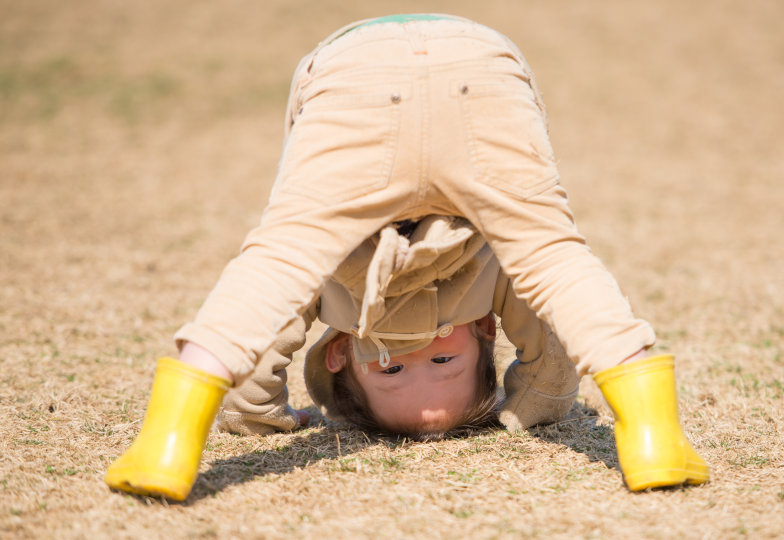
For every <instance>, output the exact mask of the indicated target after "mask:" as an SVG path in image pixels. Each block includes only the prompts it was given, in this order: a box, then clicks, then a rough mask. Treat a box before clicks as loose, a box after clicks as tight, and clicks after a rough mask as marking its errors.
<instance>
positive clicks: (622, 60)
mask: <svg viewBox="0 0 784 540" xmlns="http://www.w3.org/2000/svg"><path fill="white" fill-rule="evenodd" d="M529 4H530V5H528V6H522V5H521V3H517V2H515V3H513V2H501V1H497V0H486V1H484V2H463V1H453V2H446V1H432V2H424V3H423V2H413V1H404V2H396V3H392V2H386V1H375V2H350V1H343V2H337V1H335V0H329V1H325V2H320V3H315V2H305V1H302V0H292V1H284V0H275V1H273V0H269V1H265V2H252V3H251V2H243V1H240V0H229V1H225V2H220V3H217V2H185V1H184V0H171V1H169V2H165V3H161V2H132V3H122V2H115V1H110V0H105V1H96V0H93V1H87V0H85V1H83V2H80V3H77V4H75V3H63V2H54V1H44V0H34V1H25V2H14V1H12V0H0V366H1V367H2V370H1V371H0V378H1V380H2V383H0V415H2V416H1V417H2V418H3V420H4V422H3V425H2V427H0V536H3V537H14V538H26V537H30V538H33V537H36V538H38V537H58V538H85V537H137V536H145V537H153V538H155V537H166V538H180V537H220V538H223V537H250V538H273V539H274V538H333V537H335V538H349V537H358V538H387V537H395V538H403V537H405V538H432V537H436V538H453V537H465V538H518V537H535V536H539V537H546V538H574V537H582V538H629V537H648V538H737V537H743V536H748V537H750V538H773V537H776V536H780V535H781V534H782V531H784V449H783V448H782V446H783V443H782V431H784V418H783V417H782V401H783V400H782V396H783V395H784V388H783V385H784V358H782V338H784V313H782V311H784V260H783V258H784V248H783V247H782V241H781V230H782V225H783V222H784V219H782V214H781V208H782V205H784V183H783V182H782V181H781V180H782V177H783V176H784V153H782V150H781V149H782V143H783V142H784V138H783V135H784V133H783V132H782V129H783V128H782V126H784V108H782V106H781V96H782V95H784V53H783V52H782V51H784V34H782V33H781V31H780V28H779V27H780V22H781V20H782V18H783V17H784V7H783V6H784V4H781V3H780V2H778V1H777V0H755V1H751V2H732V1H730V0H721V1H718V2H715V1H708V0H699V1H694V2H681V1H678V0H666V1H660V2H649V3H642V2H634V3H631V2H623V1H621V0H609V1H607V2H602V3H585V2H566V1H565V0H562V1H554V2H537V3H529ZM423 10H430V11H451V12H455V13H458V14H461V15H465V16H469V17H471V18H474V19H477V20H479V21H481V22H484V23H486V24H488V25H490V26H493V27H496V28H498V29H499V30H501V31H503V32H505V33H507V34H508V35H510V36H511V37H512V38H513V39H514V40H515V41H516V42H517V43H518V44H519V45H520V46H521V48H522V49H523V50H524V51H525V52H526V53H527V56H528V57H529V60H530V62H531V64H532V65H533V67H534V70H535V71H536V72H537V74H538V77H539V81H540V86H541V87H542V90H543V91H544V94H545V99H546V101H547V102H548V105H549V109H550V115H551V129H552V133H553V140H554V144H555V147H556V150H557V152H558V154H559V155H560V159H561V169H562V174H563V179H564V180H563V181H564V184H565V185H566V186H567V188H568V189H569V190H570V194H571V197H572V202H573V208H574V210H575V212H576V214H577V216H578V220H579V222H580V225H581V227H582V230H583V232H584V233H585V234H586V235H587V236H588V237H589V240H590V241H591V242H592V244H593V246H594V249H595V250H596V251H597V253H598V254H599V255H600V256H601V257H602V258H603V259H604V260H605V262H606V263H607V264H608V266H609V267H610V268H611V270H612V271H613V272H614V273H615V275H616V276H617V277H618V279H619V281H620V282H621V284H622V286H623V288H624V290H625V291H626V293H627V294H628V295H629V296H630V298H631V301H632V303H633V304H634V306H635V309H636V311H637V312H638V313H639V314H640V315H641V316H643V317H646V318H648V319H649V320H650V321H651V322H652V323H653V324H654V326H655V327H656V328H657V330H658V333H659V340H660V341H659V346H660V350H666V351H673V352H675V353H676V354H677V355H678V359H679V364H678V380H679V387H680V394H681V412H682V417H683V421H684V424H685V426H686V428H687V431H688V432H689V434H690V436H691V438H692V440H693V441H694V443H695V445H696V446H697V448H698V449H699V451H700V452H701V453H702V454H703V455H704V456H705V458H706V459H707V460H708V461H709V462H710V463H711V465H712V466H713V481H712V482H711V483H710V484H708V485H706V486H704V487H698V488H692V489H675V490H667V491H658V492H654V493H642V494H632V493H629V492H628V491H626V490H625V489H624V488H623V487H622V481H621V477H620V473H619V471H618V470H617V468H616V462H615V453H614V445H613V442H612V437H611V427H610V422H609V419H608V418H607V416H606V415H604V414H602V413H601V409H600V412H599V413H597V412H596V410H595V409H593V408H591V406H590V405H595V403H593V402H592V401H591V399H587V402H588V404H586V403H585V402H586V399H584V400H582V404H581V405H580V406H578V407H576V408H575V409H574V410H573V411H572V415H571V417H570V419H569V420H567V421H565V422H563V423H561V424H559V425H556V426H549V427H542V428H537V429H533V430H531V431H530V432H528V433H523V434H510V433H505V432H499V431H491V432H486V433H480V434H477V435H476V436H474V437H471V438H467V439H460V440H449V441H443V442H439V443H427V444H420V443H409V442H404V441H383V440H382V441H376V440H368V439H367V438H365V437H364V436H363V435H362V434H361V433H356V432H351V431H345V430H338V429H336V428H335V427H334V426H331V425H328V424H324V423H319V422H316V423H315V425H314V426H313V427H311V428H309V429H306V430H304V431H300V432H297V433H293V434H280V435H275V436H270V437H266V438H242V437H235V436H231V435H226V434H214V435H212V436H211V437H210V440H209V443H208V450H207V452H206V454H205V460H204V464H203V474H202V475H201V476H200V478H199V480H198V482H197V484H196V487H195V489H194V492H193V494H192V495H191V496H190V497H189V499H188V500H187V501H186V502H185V503H184V504H177V505H168V504H165V503H162V502H159V501H155V500H149V499H142V498H134V497H130V496H124V495H120V494H116V493H111V492H110V491H109V490H108V489H107V488H106V487H105V485H104V484H103V481H102V475H103V472H104V471H105V468H106V466H107V464H108V463H109V461H110V460H111V459H113V458H114V457H116V456H118V455H119V454H120V452H121V451H122V450H123V449H124V448H126V447H127V445H128V444H129V443H130V441H131V440H132V439H133V437H134V435H135V434H136V433H137V430H138V428H139V420H140V418H141V417H142V414H143V411H144V407H145V404H146V397H147V393H148V391H149V385H150V381H151V376H152V368H153V365H154V361H155V357H156V356H157V355H160V354H171V353H172V352H173V345H172V343H171V334H172V333H173V331H174V330H175V329H176V328H177V327H178V326H179V325H180V324H182V323H184V322H185V321H187V320H188V319H189V318H190V317H192V316H193V314H194V312H195V310H196V309H197V308H198V306H199V304H200V302H201V301H202V300H203V298H204V296H205V294H206V293H207V291H208V290H209V289H210V287H211V285H212V284H213V283H214V281H215V279H216V278H217V276H218V273H219V272H220V269H221V268H222V266H223V264H225V262H226V261H227V260H228V259H229V258H230V257H231V256H233V254H234V253H235V252H236V251H237V248H238V246H239V244H240V241H241V239H242V237H243V234H244V232H245V231H246V230H247V229H249V228H250V227H251V226H253V225H254V224H255V223H256V222H257V220H258V218H259V216H260V212H261V209H262V207H263V205H264V201H265V198H266V194H267V190H268V189H269V186H270V182H271V180H272V178H273V176H274V171H275V165H276V161H277V157H278V154H279V151H280V136H281V124H282V117H283V105H284V103H283V100H284V99H285V94H286V90H287V85H288V79H289V77H290V75H291V72H292V70H293V68H294V66H295V63H296V61H297V59H298V58H299V57H300V56H301V55H302V54H304V53H305V52H307V50H308V49H309V48H310V47H311V46H312V45H313V44H315V42H317V41H318V40H319V39H321V38H322V37H324V36H325V35H327V34H328V33H329V32H331V31H332V30H333V29H335V28H337V27H338V26H339V25H341V24H343V23H345V22H347V21H349V20H353V19H357V18H361V17H365V16H373V15H379V14H387V13H393V12H404V11H423ZM499 360H500V363H501V364H502V365H504V364H505V363H506V362H507V361H508V355H503V354H502V355H501V358H499ZM296 364H297V365H296V366H295V367H294V369H293V370H292V371H293V372H294V373H296V372H297V371H298V368H299V367H301V359H299V360H297V362H296ZM292 379H293V380H292V384H291V387H292V401H293V403H294V404H295V405H296V406H308V405H309V402H308V400H307V396H306V393H305V391H304V388H303V385H302V381H301V377H299V376H298V375H296V374H295V375H294V376H292ZM590 393H591V392H590V389H588V390H587V394H590Z"/></svg>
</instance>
